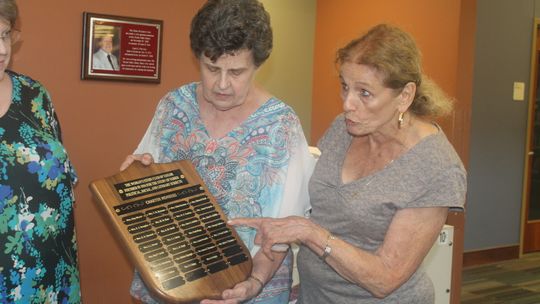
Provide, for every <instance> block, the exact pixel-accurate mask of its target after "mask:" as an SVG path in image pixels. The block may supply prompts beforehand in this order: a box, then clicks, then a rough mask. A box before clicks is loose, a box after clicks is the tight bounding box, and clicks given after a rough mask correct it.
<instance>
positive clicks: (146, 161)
mask: <svg viewBox="0 0 540 304" xmlns="http://www.w3.org/2000/svg"><path fill="white" fill-rule="evenodd" d="M134 161H140V162H141V163H142V164H143V165H145V166H148V165H151V164H153V163H154V157H152V154H150V153H144V154H132V155H128V156H127V157H126V159H125V160H124V162H123V163H122V165H120V171H124V170H125V169H126V168H127V167H129V165H131V164H132V163H133V162H134Z"/></svg>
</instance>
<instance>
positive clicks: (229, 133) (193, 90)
mask: <svg viewBox="0 0 540 304" xmlns="http://www.w3.org/2000/svg"><path fill="white" fill-rule="evenodd" d="M200 83H201V82H193V83H191V93H192V94H193V99H192V102H193V106H194V108H195V109H196V111H197V123H198V124H199V125H200V128H201V130H202V131H204V134H206V136H207V137H208V138H209V139H210V140H213V141H218V142H219V141H222V140H224V139H226V138H230V137H233V138H234V137H235V136H234V135H235V134H236V133H238V131H239V130H242V129H243V128H244V125H245V124H246V123H247V122H249V121H251V120H252V119H254V118H255V117H256V116H258V115H259V112H261V111H262V109H264V108H266V107H267V106H268V105H270V104H271V103H272V102H275V101H277V99H276V98H275V97H274V96H270V97H269V98H268V99H267V100H266V101H265V102H263V103H262V104H261V105H260V106H259V107H258V108H257V109H256V110H255V111H253V112H252V113H251V114H249V116H248V117H247V118H246V119H244V120H243V121H242V122H241V123H240V124H238V125H237V126H236V127H234V128H232V129H231V130H229V131H227V133H225V135H223V136H221V137H213V136H211V135H210V133H209V132H208V128H207V127H206V124H205V123H204V121H203V120H202V117H201V108H200V106H199V102H198V101H197V86H198V85H199V84H200Z"/></svg>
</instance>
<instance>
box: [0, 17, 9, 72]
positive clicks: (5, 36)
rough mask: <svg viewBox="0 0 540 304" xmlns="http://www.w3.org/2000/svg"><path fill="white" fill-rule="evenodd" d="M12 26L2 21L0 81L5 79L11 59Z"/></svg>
mask: <svg viewBox="0 0 540 304" xmlns="http://www.w3.org/2000/svg"><path fill="white" fill-rule="evenodd" d="M10 33H11V25H10V24H9V22H7V21H6V20H3V19H0V35H1V36H0V37H2V38H0V80H2V79H4V75H5V72H6V69H7V67H8V65H9V60H10V59H11V35H10Z"/></svg>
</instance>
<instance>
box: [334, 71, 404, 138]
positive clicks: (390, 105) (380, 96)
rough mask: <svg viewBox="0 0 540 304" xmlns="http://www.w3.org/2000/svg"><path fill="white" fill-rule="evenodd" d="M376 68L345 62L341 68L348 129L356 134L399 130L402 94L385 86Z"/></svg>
mask: <svg viewBox="0 0 540 304" xmlns="http://www.w3.org/2000/svg"><path fill="white" fill-rule="evenodd" d="M383 79H384V78H383V74H382V73H380V72H379V71H377V70H376V69H374V68H372V67H370V66H367V65H363V64H356V63H351V62H345V63H344V64H343V65H342V66H341V69H340V80H341V98H342V100H343V110H344V112H345V123H346V125H347V131H348V132H349V133H350V134H351V135H353V136H363V135H369V134H373V133H377V132H382V133H385V132H393V131H394V130H395V129H397V117H398V115H399V111H400V108H399V105H400V102H399V101H400V98H399V93H397V92H396V91H395V90H393V89H390V88H387V87H385V86H384V85H383Z"/></svg>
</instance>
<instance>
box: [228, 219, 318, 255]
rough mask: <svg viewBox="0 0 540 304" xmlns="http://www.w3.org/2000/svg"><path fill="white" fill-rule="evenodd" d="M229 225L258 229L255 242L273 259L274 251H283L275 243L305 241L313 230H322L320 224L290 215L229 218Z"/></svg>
mask: <svg viewBox="0 0 540 304" xmlns="http://www.w3.org/2000/svg"><path fill="white" fill-rule="evenodd" d="M228 224H229V225H235V226H248V227H251V228H255V229H257V235H256V236H255V240H254V242H255V244H257V245H260V246H261V250H262V252H263V253H264V254H265V255H266V256H267V257H268V258H269V259H271V260H273V259H274V257H273V254H272V251H283V250H282V249H281V248H279V247H277V248H276V247H274V249H273V248H272V247H273V246H274V245H281V244H290V243H298V242H301V243H304V242H305V241H306V238H307V237H308V235H309V234H310V233H312V232H313V230H320V229H322V228H320V227H319V226H317V225H315V224H314V223H312V222H311V221H310V220H308V219H306V218H303V217H299V216H289V217H286V218H279V219H273V218H264V217H263V218H236V219H232V220H229V222H228Z"/></svg>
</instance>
